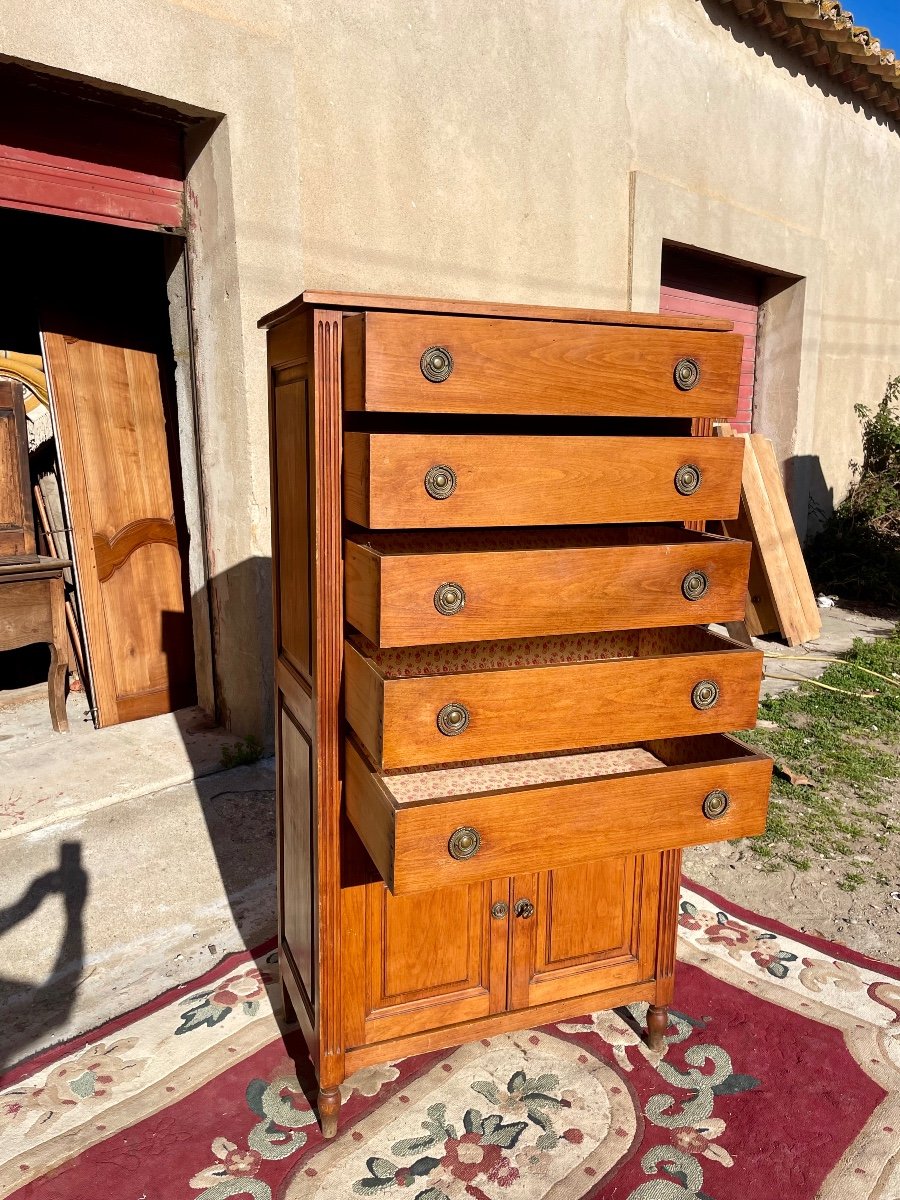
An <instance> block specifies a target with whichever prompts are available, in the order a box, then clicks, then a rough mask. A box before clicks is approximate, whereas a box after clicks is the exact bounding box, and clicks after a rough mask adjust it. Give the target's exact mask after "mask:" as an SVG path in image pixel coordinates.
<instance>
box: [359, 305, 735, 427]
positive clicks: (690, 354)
mask: <svg viewBox="0 0 900 1200" xmlns="http://www.w3.org/2000/svg"><path fill="white" fill-rule="evenodd" d="M347 320H348V322H349V321H353V320H356V321H364V323H365V329H364V332H363V335H362V338H361V341H360V345H361V353H362V356H363V363H364V366H363V369H362V371H359V370H358V369H357V368H350V369H348V371H347V378H346V381H345V387H344V404H345V407H347V408H349V409H365V410H367V411H369V412H443V413H541V414H544V415H548V416H551V415H553V414H562V413H571V414H581V415H585V416H586V415H594V416H600V415H606V416H644V417H647V416H669V417H675V416H683V417H684V416H716V417H730V416H733V415H734V413H735V411H736V406H737V389H738V378H739V373H740V362H741V353H742V348H743V339H742V337H741V336H740V335H739V334H732V333H712V332H708V331H705V330H704V331H697V330H681V329H660V328H635V327H628V326H604V325H588V324H574V323H572V324H566V323H562V322H556V323H553V324H550V323H536V322H533V321H515V320H499V319H491V318H472V317H451V316H419V315H412V314H408V313H372V312H370V313H366V314H365V315H364V316H362V317H354V318H348V319H347ZM433 346H441V347H443V348H445V349H446V350H448V351H449V352H450V354H451V356H452V358H453V370H452V373H451V374H450V376H449V378H448V379H446V380H445V381H443V382H441V383H432V382H431V381H430V380H428V379H426V378H425V376H424V375H423V374H422V370H421V367H420V359H421V356H422V354H423V353H424V351H425V350H427V349H429V348H430V347H433ZM682 358H693V359H695V360H696V362H697V363H698V365H699V367H700V379H699V382H698V383H697V384H696V386H695V387H693V388H692V389H691V390H690V391H682V390H680V389H679V388H678V387H676V385H675V382H674V370H675V366H676V364H677V363H678V362H679V360H681V359H682ZM348 367H349V364H348ZM351 381H352V382H351ZM353 384H356V385H357V386H353Z"/></svg>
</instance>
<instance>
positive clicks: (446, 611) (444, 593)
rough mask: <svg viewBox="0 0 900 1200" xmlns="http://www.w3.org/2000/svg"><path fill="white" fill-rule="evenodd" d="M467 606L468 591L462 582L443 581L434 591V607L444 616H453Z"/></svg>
mask: <svg viewBox="0 0 900 1200" xmlns="http://www.w3.org/2000/svg"><path fill="white" fill-rule="evenodd" d="M465 606H466V592H465V588H464V587H463V586H462V584H461V583H442V584H441V586H440V587H439V588H438V589H437V591H436V592H435V593H434V607H435V608H436V609H437V610H438V612H439V613H440V614H441V616H442V617H452V616H453V615H454V614H455V613H458V612H459V610H460V609H461V608H465Z"/></svg>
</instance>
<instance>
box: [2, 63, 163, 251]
mask: <svg viewBox="0 0 900 1200" xmlns="http://www.w3.org/2000/svg"><path fill="white" fill-rule="evenodd" d="M182 135H183V129H182V126H181V125H180V124H178V123H177V122H175V121H174V120H172V119H171V118H168V117H166V116H163V115H159V114H157V113H156V112H152V113H151V112H148V111H141V109H140V108H138V107H137V106H136V105H134V104H130V105H127V106H126V103H125V101H124V98H123V100H122V101H121V102H120V103H112V102H110V99H109V97H108V96H105V95H104V94H103V93H101V92H99V91H97V90H95V89H87V88H84V87H77V88H76V87H75V86H74V85H72V84H69V83H68V82H67V81H62V80H51V79H49V78H48V77H47V76H42V75H37V74H34V73H32V72H28V71H26V70H24V69H22V68H18V67H7V68H0V207H3V208H19V209H28V210H30V211H32V212H43V213H52V214H54V215H56V216H65V217H81V218H83V219H87V220H91V221H100V222H103V223H105V224H111V225H126V226H129V227H130V228H133V229H159V230H166V231H167V232H179V231H181V230H183V228H184V223H185V222H184V151H183V136H182Z"/></svg>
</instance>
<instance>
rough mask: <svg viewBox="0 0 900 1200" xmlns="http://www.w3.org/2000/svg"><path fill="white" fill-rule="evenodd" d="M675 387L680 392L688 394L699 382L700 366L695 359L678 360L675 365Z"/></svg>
mask: <svg viewBox="0 0 900 1200" xmlns="http://www.w3.org/2000/svg"><path fill="white" fill-rule="evenodd" d="M674 379H675V386H676V387H677V388H679V389H680V390H681V391H682V392H689V391H690V390H691V388H694V387H696V386H697V384H698V383H699V382H700V364H699V363H698V362H697V360H696V358H680V359H679V360H678V362H677V363H676V364H675V372H674Z"/></svg>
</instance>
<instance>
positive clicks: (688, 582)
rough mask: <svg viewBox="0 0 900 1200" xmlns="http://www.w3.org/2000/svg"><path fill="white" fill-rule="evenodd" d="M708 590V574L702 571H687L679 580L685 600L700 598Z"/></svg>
mask: <svg viewBox="0 0 900 1200" xmlns="http://www.w3.org/2000/svg"><path fill="white" fill-rule="evenodd" d="M708 591H709V576H708V575H705V574H704V573H703V572H702V571H688V573H687V575H685V577H684V579H682V581H681V594H682V595H683V596H684V598H685V600H702V599H703V597H704V596H705V595H706V593H707V592H708Z"/></svg>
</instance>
